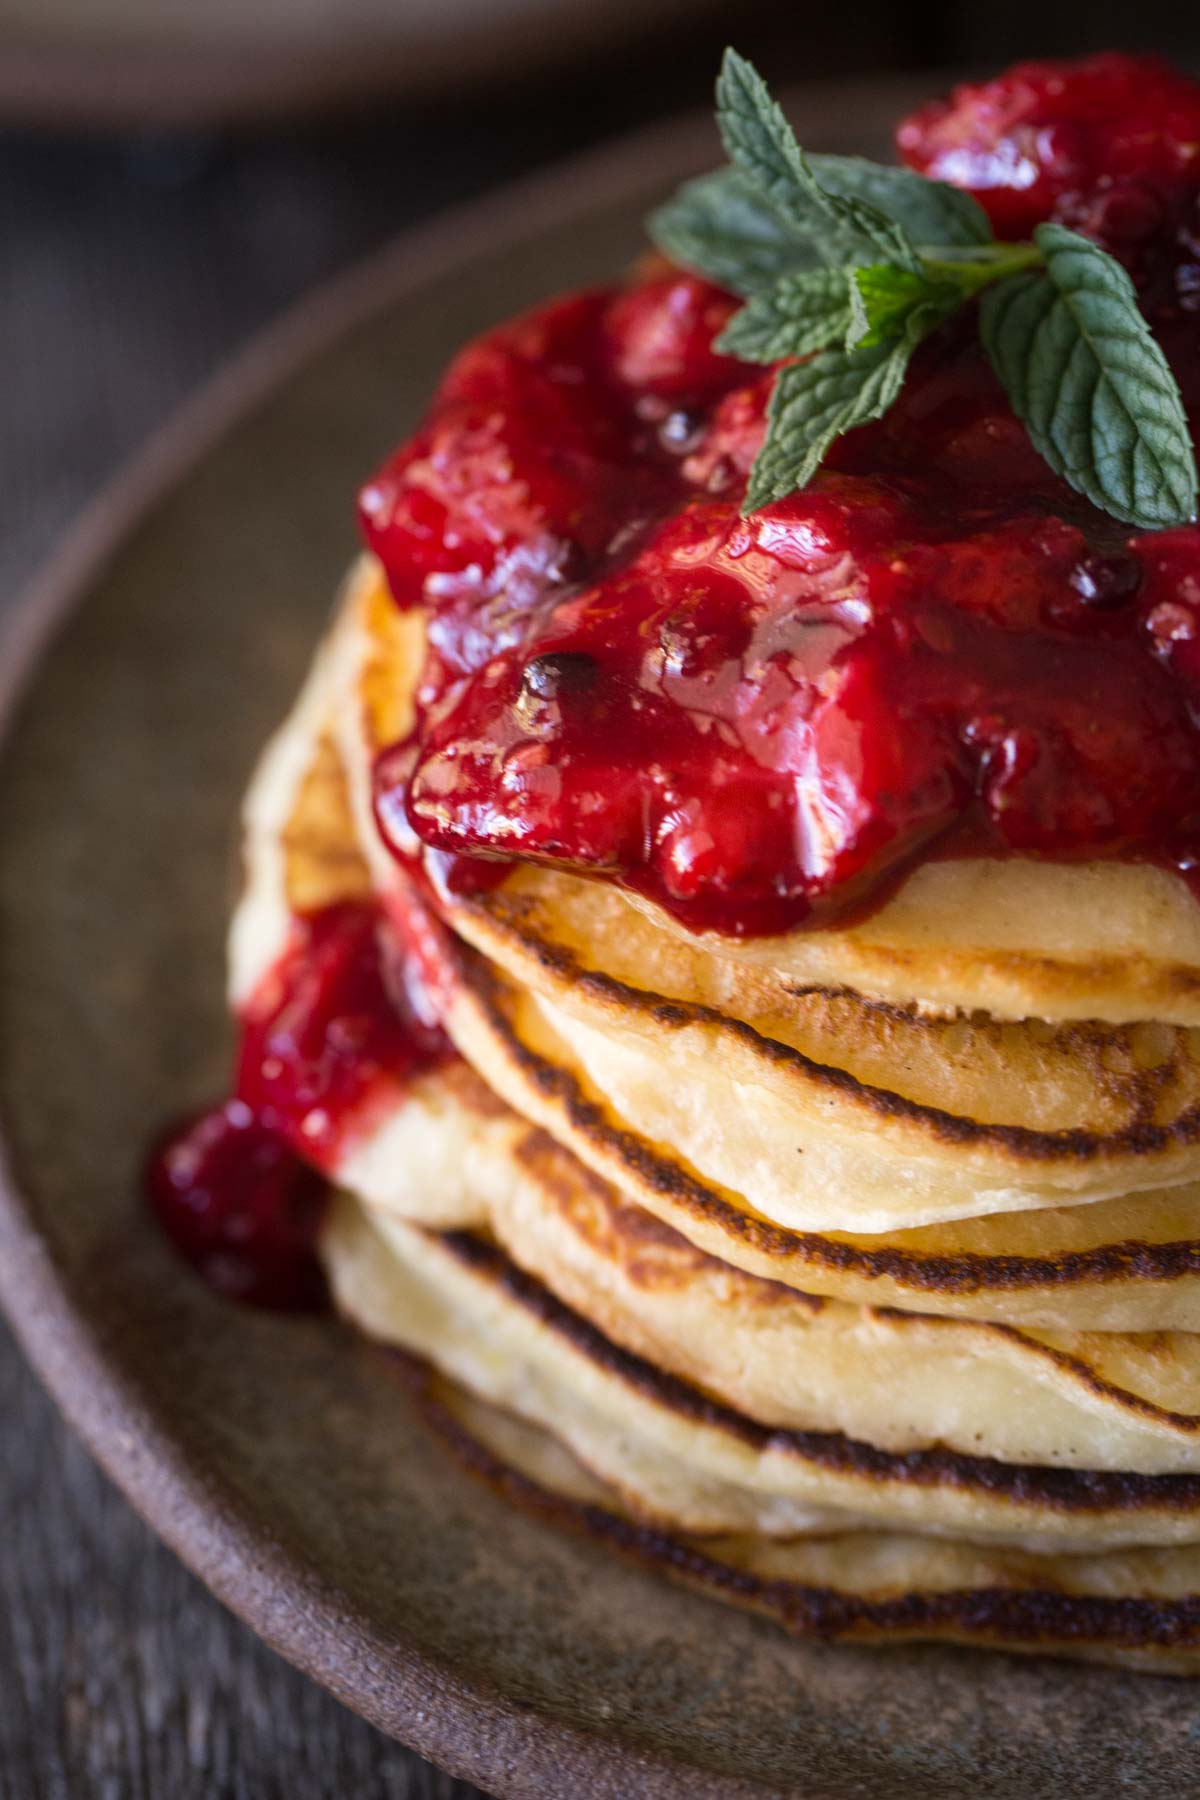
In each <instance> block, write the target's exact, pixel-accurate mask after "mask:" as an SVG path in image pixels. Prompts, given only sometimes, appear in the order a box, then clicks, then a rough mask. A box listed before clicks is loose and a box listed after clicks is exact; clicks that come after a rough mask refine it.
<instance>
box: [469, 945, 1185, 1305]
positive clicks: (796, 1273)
mask: <svg viewBox="0 0 1200 1800" xmlns="http://www.w3.org/2000/svg"><path fill="white" fill-rule="evenodd" d="M460 977H461V979H460V982H459V985H458V987H457V989H456V992H455V997H454V1000H453V1004H452V1005H451V1007H450V1010H449V1012H448V1015H447V1017H448V1022H449V1025H450V1029H451V1032H452V1035H453V1036H454V1039H455V1042H456V1044H457V1045H458V1047H459V1049H460V1050H461V1051H462V1052H463V1054H464V1055H465V1056H466V1057H467V1058H468V1060H469V1061H470V1062H471V1063H472V1064H473V1065H474V1066H475V1067H476V1068H477V1069H478V1070H479V1071H480V1073H481V1074H482V1075H483V1076H484V1079H485V1080H486V1081H487V1083H488V1085H489V1086H490V1087H492V1088H493V1089H494V1090H495V1091H496V1092H497V1093H498V1094H500V1095H501V1096H502V1097H503V1098H504V1099H505V1100H506V1101H507V1102H508V1104H509V1105H511V1106H513V1107H515V1108H516V1109H517V1110H519V1111H521V1112H523V1113H524V1114H525V1115H526V1116H527V1117H528V1118H530V1119H532V1120H533V1121H534V1122H535V1123H537V1124H539V1125H541V1126H542V1127H543V1128H544V1129H545V1130H547V1131H549V1132H551V1133H552V1134H553V1135H554V1136H555V1137H556V1138H558V1139H559V1140H560V1141H561V1142H563V1143H564V1144H567V1145H568V1146H569V1147H570V1148H571V1149H572V1150H573V1151H574V1152H575V1154H576V1155H578V1156H579V1157H580V1158H581V1159H582V1160H583V1161H584V1162H586V1163H587V1164H588V1165H589V1166H590V1167H591V1168H593V1169H595V1170H596V1172H597V1173H598V1174H600V1175H602V1176H603V1177H604V1178H605V1179H606V1180H610V1181H612V1182H613V1183H614V1184H615V1185H616V1186H618V1187H620V1188H621V1189H622V1190H623V1191H625V1192H626V1193H628V1194H629V1195H630V1196H631V1197H632V1198H634V1199H635V1200H637V1202H638V1203H639V1204H640V1205H643V1206H644V1207H645V1208H646V1209H647V1210H648V1211H650V1212H653V1213H655V1214H656V1215H657V1216H658V1217H660V1218H662V1219H663V1220H664V1221H665V1222H666V1223H668V1224H670V1225H673V1226H674V1227H675V1228H676V1229H677V1230H679V1231H680V1232H682V1233H683V1234H684V1235H685V1236H687V1237H689V1238H690V1239H691V1240H692V1241H693V1242H694V1243H696V1244H697V1245H698V1246H699V1247H700V1248H702V1249H705V1250H708V1251H710V1252H711V1253H712V1254H714V1255H717V1256H721V1257H722V1258H724V1259H725V1260H726V1261H728V1262H731V1263H734V1264H736V1265H737V1266H739V1267H741V1268H745V1269H748V1270H750V1271H751V1272H753V1273H755V1274H761V1275H767V1276H770V1277H772V1278H774V1279H778V1280H782V1281H787V1282H789V1283H791V1284H792V1285H795V1286H797V1287H801V1288H805V1289H807V1290H810V1291H812V1292H819V1293H834V1294H837V1295H839V1296H841V1297H842V1298H847V1299H850V1298H853V1299H873V1300H875V1301H876V1302H877V1303H888V1304H897V1305H908V1306H914V1305H916V1306H919V1307H920V1308H921V1309H922V1310H928V1311H938V1312H946V1313H954V1314H959V1315H963V1316H967V1317H975V1318H988V1319H995V1320H998V1321H1008V1322H1011V1323H1026V1324H1035V1323H1036V1324H1042V1325H1046V1326H1049V1327H1051V1328H1055V1327H1058V1326H1066V1327H1068V1328H1070V1327H1074V1326H1079V1327H1086V1328H1091V1329H1106V1330H1107V1329H1112V1330H1116V1329H1124V1330H1141V1329H1153V1328H1156V1327H1161V1326H1163V1325H1165V1324H1166V1323H1168V1322H1170V1323H1172V1324H1178V1325H1181V1326H1183V1327H1187V1326H1188V1325H1189V1324H1190V1323H1192V1322H1193V1321H1194V1319H1195V1316H1196V1315H1195V1311H1194V1304H1195V1295H1196V1286H1195V1282H1196V1276H1197V1273H1198V1272H1200V1242H1198V1241H1197V1239H1196V1237H1195V1236H1194V1233H1195V1230H1196V1219H1197V1216H1200V1215H1198V1214H1197V1210H1196V1208H1197V1195H1196V1190H1195V1187H1194V1186H1191V1187H1188V1188H1178V1189H1165V1190H1162V1191H1161V1192H1159V1193H1155V1194H1146V1195H1139V1196H1133V1197H1126V1198H1123V1199H1122V1200H1120V1201H1116V1202H1112V1203H1097V1204H1093V1205H1090V1206H1074V1207H1070V1208H1066V1209H1060V1210H1059V1211H1056V1212H1021V1213H1012V1214H1008V1215H993V1216H991V1217H985V1218H981V1219H976V1220H969V1221H964V1222H959V1223H957V1224H955V1225H942V1226H939V1227H933V1228H929V1229H926V1230H925V1231H912V1232H887V1233H884V1234H881V1235H879V1236H876V1237H872V1236H869V1235H866V1234H861V1233H860V1234H849V1233H847V1234H842V1233H833V1232H827V1233H817V1232H803V1231H794V1230H789V1229H786V1228H783V1227H780V1226H779V1225H778V1224H777V1223H776V1222H775V1221H774V1220H773V1219H771V1218H770V1217H768V1216H767V1214H766V1211H765V1209H764V1208H762V1207H756V1206H753V1205H751V1204H750V1203H749V1202H748V1201H747V1200H746V1198H745V1196H744V1195H743V1194H741V1193H740V1192H735V1191H733V1190H731V1189H729V1188H727V1187H723V1186H721V1185H719V1184H716V1183H713V1182H710V1181H706V1180H704V1179H702V1178H701V1177H700V1176H698V1175H697V1174H696V1172H695V1171H694V1170H692V1169H691V1168H690V1167H689V1165H688V1164H687V1163H686V1162H684V1161H683V1160H682V1159H681V1158H679V1157H678V1156H677V1155H676V1154H675V1153H674V1151H673V1150H672V1149H671V1147H670V1146H669V1145H666V1144H662V1143H660V1142H657V1141H653V1140H650V1139H648V1138H646V1137H643V1136H641V1135H640V1134H639V1133H637V1132H635V1131H632V1130H631V1129H629V1127H628V1126H627V1124H626V1123H625V1122H624V1121H622V1120H621V1119H620V1118H619V1117H618V1118H614V1116H613V1114H612V1112H611V1110H610V1108H609V1106H608V1104H607V1100H606V1098H605V1097H604V1096H601V1095H599V1094H598V1093H597V1092H596V1091H595V1089H594V1088H592V1087H591V1086H590V1085H589V1083H588V1081H587V1078H586V1074H585V1073H584V1071H583V1070H581V1069H580V1067H579V1066H578V1064H577V1063H575V1062H573V1060H572V1058H571V1056H570V1052H569V1049H568V1047H567V1046H566V1045H565V1044H564V1043H563V1041H562V1039H561V1038H560V1037H558V1036H557V1035H556V1034H555V1033H554V1032H553V1031H552V1030H551V1029H550V1028H549V1026H548V1025H547V1022H546V1019H545V1017H544V1015H542V1014H540V1013H538V1012H537V1011H536V1010H535V1009H533V1008H532V1007H531V1005H530V1002H529V999H528V996H527V995H524V994H522V993H521V992H520V991H519V990H517V989H514V988H513V987H512V985H511V984H510V983H507V982H506V981H505V980H504V979H503V978H502V977H500V976H499V975H497V973H496V971H495V970H494V969H492V968H491V967H490V966H488V965H486V964H484V963H483V962H482V960H481V959H479V958H477V957H473V956H470V955H468V956H465V957H464V958H463V959H462V961H461V963H460ZM1177 1284H1178V1285H1177Z"/></svg>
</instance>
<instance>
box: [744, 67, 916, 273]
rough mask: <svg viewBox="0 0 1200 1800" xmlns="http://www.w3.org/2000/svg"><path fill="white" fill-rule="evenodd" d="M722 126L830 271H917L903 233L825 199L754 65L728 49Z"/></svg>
mask: <svg viewBox="0 0 1200 1800" xmlns="http://www.w3.org/2000/svg"><path fill="white" fill-rule="evenodd" d="M717 124H718V125H719V126H720V130H721V138H722V142H723V143H724V145H725V148H726V150H727V151H728V153H729V158H730V161H731V162H733V163H734V164H735V165H736V166H737V167H738V168H739V169H740V170H741V171H742V174H743V175H744V176H745V177H746V178H747V180H748V181H749V182H751V184H752V185H753V186H754V187H755V188H756V189H757V190H758V192H759V193H760V194H761V195H762V197H763V199H764V200H766V201H768V202H769V203H770V205H771V206H773V207H774V208H775V209H776V211H777V212H778V213H779V214H780V216H781V217H782V218H783V219H784V220H785V221H786V222H787V223H788V224H789V225H791V226H792V227H793V228H794V229H795V230H797V231H798V232H799V234H800V235H802V236H805V237H808V238H810V239H811V241H812V242H813V245H814V248H815V249H816V251H817V254H818V255H819V257H820V259H821V261H822V262H824V263H826V264H827V265H828V266H829V267H830V268H838V267H843V266H845V265H846V264H848V263H853V262H894V263H898V264H900V265H901V267H904V268H909V269H914V270H915V269H919V268H920V261H919V259H918V257H917V253H916V251H915V250H914V248H913V246H912V243H911V242H910V240H909V238H908V236H907V234H906V232H905V231H904V228H903V226H901V225H899V224H897V223H895V222H894V221H893V220H891V219H889V218H888V217H887V215H886V214H885V213H883V212H881V211H880V210H879V209H878V208H877V207H875V206H872V205H870V204H869V202H867V201H865V200H861V199H858V198H856V197H854V196H853V195H847V196H841V195H837V194H831V193H826V191H825V189H824V188H823V187H822V186H821V184H820V182H819V181H818V180H817V178H816V176H815V175H814V174H813V172H812V170H811V168H810V167H809V165H808V161H807V159H806V157H805V155H804V153H803V151H802V150H801V149H800V146H799V144H798V143H797V142H796V139H795V136H794V134H793V132H792V128H791V126H790V125H789V124H788V122H787V120H786V119H785V118H784V116H783V113H782V112H781V110H780V108H779V107H778V106H777V105H776V103H775V101H774V100H772V98H771V96H770V94H769V92H768V91H767V84H766V82H765V81H764V80H763V78H762V76H761V75H760V74H759V73H758V71H757V69H756V68H755V67H754V65H753V64H752V63H749V62H747V61H746V59H745V57H744V56H739V55H738V54H737V51H736V50H726V52H725V57H724V60H723V62H722V64H721V73H720V75H719V76H718V78H717Z"/></svg>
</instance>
